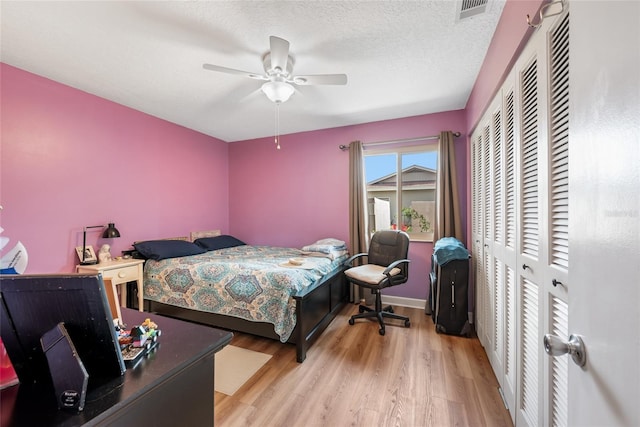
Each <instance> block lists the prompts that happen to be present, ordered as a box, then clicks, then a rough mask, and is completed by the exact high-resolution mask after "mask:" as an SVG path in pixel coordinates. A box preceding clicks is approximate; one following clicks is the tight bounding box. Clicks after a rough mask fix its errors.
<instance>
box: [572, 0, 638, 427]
mask: <svg viewBox="0 0 640 427" xmlns="http://www.w3.org/2000/svg"><path fill="white" fill-rule="evenodd" d="M570 49H571V54H570V70H571V71H570V81H571V103H570V138H569V141H570V142H569V147H570V148H569V149H570V152H571V160H570V167H569V174H570V187H571V188H570V190H571V191H570V200H571V202H570V206H571V217H570V221H569V246H570V252H571V266H570V284H569V302H570V304H569V305H570V309H569V314H570V315H569V332H570V333H572V334H577V335H580V336H582V338H583V340H584V344H585V347H586V354H587V363H586V366H585V367H584V368H583V369H582V368H579V367H578V366H576V365H575V364H573V363H569V425H572V426H588V425H593V426H638V425H640V2H638V1H574V2H571V30H570ZM562 357H566V356H562Z"/></svg>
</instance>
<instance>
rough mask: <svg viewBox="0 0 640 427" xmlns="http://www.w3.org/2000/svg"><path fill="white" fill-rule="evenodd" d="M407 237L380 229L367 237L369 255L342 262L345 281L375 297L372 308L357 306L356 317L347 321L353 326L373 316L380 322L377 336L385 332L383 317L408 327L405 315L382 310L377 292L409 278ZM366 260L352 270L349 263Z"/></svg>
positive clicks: (406, 235)
mask: <svg viewBox="0 0 640 427" xmlns="http://www.w3.org/2000/svg"><path fill="white" fill-rule="evenodd" d="M408 252H409V235H408V234H407V233H405V232H403V231H396V230H382V231H377V232H376V233H375V234H374V235H373V237H372V238H371V243H370V244H369V252H368V253H361V254H357V255H354V256H352V257H351V258H349V259H348V260H346V261H345V265H346V266H348V267H351V268H349V269H347V270H345V272H344V274H345V275H346V276H347V280H348V281H349V282H351V283H354V284H356V285H359V286H362V287H365V288H369V289H371V291H372V292H373V293H375V294H376V305H375V308H370V307H367V306H365V305H360V308H359V311H360V314H354V315H353V316H351V318H350V319H349V324H350V325H353V324H354V323H355V319H362V318H368V317H375V318H377V319H378V323H380V329H379V331H378V332H380V335H384V333H385V324H384V320H383V318H384V317H389V318H393V319H400V320H404V326H405V327H407V328H408V327H409V326H410V325H411V322H410V321H409V318H408V317H406V316H401V315H399V314H395V313H394V312H393V308H392V307H391V306H388V307H385V308H382V300H381V295H380V291H381V290H382V289H384V288H387V287H389V286H396V285H400V284H402V283H405V282H406V281H407V280H408V279H409V262H410V261H409V260H408V259H407V253H408ZM360 257H367V264H363V265H360V266H357V267H352V265H353V261H354V260H356V259H358V258H360Z"/></svg>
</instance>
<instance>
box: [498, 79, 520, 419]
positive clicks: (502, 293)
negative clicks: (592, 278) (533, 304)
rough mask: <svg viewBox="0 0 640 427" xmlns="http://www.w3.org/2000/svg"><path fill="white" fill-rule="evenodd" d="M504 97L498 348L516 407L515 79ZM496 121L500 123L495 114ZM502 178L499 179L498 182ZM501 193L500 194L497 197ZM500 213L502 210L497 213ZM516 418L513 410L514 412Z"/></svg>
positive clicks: (503, 382)
mask: <svg viewBox="0 0 640 427" xmlns="http://www.w3.org/2000/svg"><path fill="white" fill-rule="evenodd" d="M501 93H502V99H501V107H502V110H501V115H500V116H501V117H500V119H501V120H500V124H501V131H500V135H497V134H496V141H498V139H497V137H498V136H499V137H500V138H499V142H496V150H495V152H496V157H495V159H494V163H495V164H496V168H497V167H498V165H500V172H499V173H497V172H496V173H495V179H496V185H495V187H496V191H495V193H496V194H495V195H494V198H495V200H496V202H495V205H496V208H495V210H496V212H497V214H496V227H495V234H494V236H495V240H494V258H495V261H494V276H495V286H496V322H500V323H498V324H497V325H496V332H497V336H498V337H499V338H497V340H496V341H497V343H496V351H497V352H499V354H500V358H501V359H500V369H501V370H500V372H501V379H500V386H501V387H502V392H503V396H504V399H505V401H506V403H507V405H508V406H509V408H515V407H516V386H517V378H516V372H517V370H516V350H517V347H516V324H517V322H516V294H517V289H516V271H517V269H518V267H517V252H516V248H517V247H516V237H517V228H516V225H517V221H516V220H517V203H516V197H517V190H516V184H517V176H516V148H515V144H516V132H517V126H516V122H515V117H516V116H515V114H516V110H515V94H514V82H513V79H509V80H508V81H507V83H506V84H505V85H504V87H503V89H502V91H501ZM493 123H494V125H495V126H497V124H498V123H497V117H496V115H495V114H494V116H493ZM498 182H499V183H498ZM498 194H499V197H498ZM498 213H499V214H498ZM511 414H512V418H514V420H515V417H514V412H513V411H512V412H511Z"/></svg>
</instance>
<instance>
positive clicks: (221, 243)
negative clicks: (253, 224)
mask: <svg viewBox="0 0 640 427" xmlns="http://www.w3.org/2000/svg"><path fill="white" fill-rule="evenodd" d="M194 243H195V244H196V245H198V246H199V247H201V248H204V249H206V250H208V251H215V250H216V249H224V248H233V247H234V246H242V245H246V243H245V242H243V241H242V240H238V239H236V238H235V237H233V236H229V235H226V234H223V235H222V236H215V237H202V238H200V239H196V240H195V242H194Z"/></svg>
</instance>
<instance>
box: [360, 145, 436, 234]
mask: <svg viewBox="0 0 640 427" xmlns="http://www.w3.org/2000/svg"><path fill="white" fill-rule="evenodd" d="M424 152H427V153H435V154H436V166H435V168H434V171H435V173H436V180H435V188H434V191H435V194H434V215H433V221H432V222H433V225H432V227H431V228H432V229H435V219H436V215H437V204H438V197H437V194H438V178H437V177H438V163H439V162H438V159H439V157H440V150H439V144H438V141H437V140H435V141H434V142H430V143H424V142H421V143H419V144H411V145H404V144H403V145H397V144H396V145H395V146H388V147H381V146H380V147H367V146H366V145H365V146H364V147H363V150H362V162H363V166H364V168H363V169H364V173H365V192H366V193H365V196H366V199H367V203H366V209H367V211H366V212H365V215H366V216H367V218H369V217H370V213H369V208H370V206H369V203H368V201H369V190H368V187H369V182H368V181H367V179H366V169H367V167H366V163H367V162H366V157H368V156H379V155H387V154H395V156H396V171H395V173H396V176H397V177H398V178H397V179H396V188H395V192H396V209H395V212H392V218H394V217H395V218H402V216H401V211H402V208H401V206H402V192H403V188H402V186H403V181H402V156H403V155H405V154H419V153H424ZM398 221H400V219H399V220H398ZM367 234H368V237H369V239H371V225H368V226H367ZM407 234H408V235H409V239H410V241H412V242H426V243H429V242H433V237H423V236H421V235H418V233H411V232H408V233H407Z"/></svg>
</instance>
